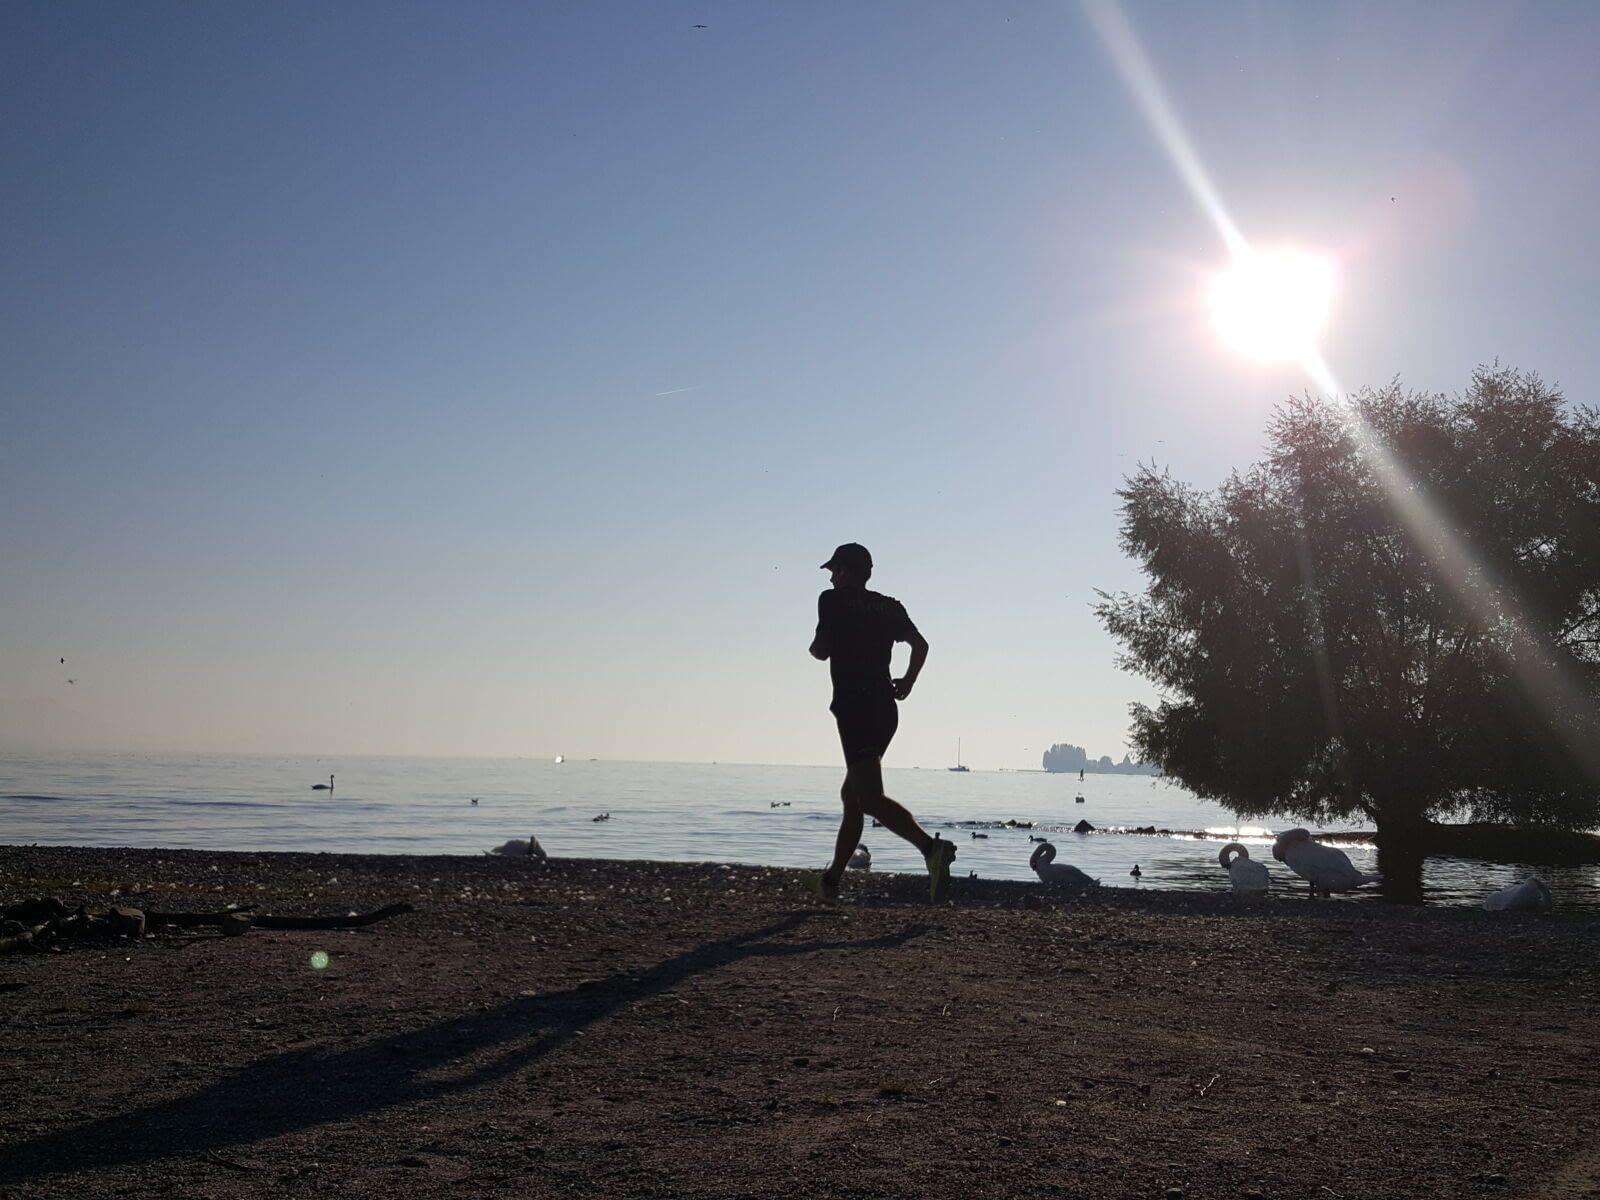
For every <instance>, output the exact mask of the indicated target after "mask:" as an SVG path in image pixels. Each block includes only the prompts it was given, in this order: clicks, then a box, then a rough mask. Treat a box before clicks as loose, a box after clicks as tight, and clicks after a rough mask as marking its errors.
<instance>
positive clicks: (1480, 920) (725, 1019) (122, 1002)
mask: <svg viewBox="0 0 1600 1200" xmlns="http://www.w3.org/2000/svg"><path fill="white" fill-rule="evenodd" d="M849 882H850V884H851V885H852V886H850V887H848V888H847V890H846V897H845V903H844V904H843V905H841V906H840V907H839V908H837V909H819V908H817V907H815V906H814V905H812V904H810V903H808V901H807V900H806V898H805V897H804V894H803V893H802V892H801V890H800V889H799V888H798V887H797V886H796V883H795V877H794V875H793V873H791V872H786V871H780V870H766V869H761V868H745V867H733V868H729V867H717V866H707V865H675V864H655V863H639V862H630V863H622V862H603V861H559V862H552V863H549V864H546V865H538V864H535V863H531V862H528V861H525V860H516V861H502V860H493V859H488V858H480V859H471V858H445V857H437V858H411V857H372V856H351V855H304V854H220V853H207V852H197V851H160V850H154V851H146V850H139V851H110V850H79V849H61V848H50V849H46V848H22V847H0V901H5V902H10V901H13V900H16V899H20V898H22V897H25V896H33V895H53V896H57V897H59V898H61V899H63V900H67V901H69V902H71V903H76V902H78V901H80V900H82V901H87V902H88V903H89V904H90V905H91V906H102V907H103V906H105V905H107V904H110V903H123V904H136V905H142V906H145V907H149V908H152V909H169V910H170V909H186V910H189V911H200V910H206V909H211V908H216V907H220V906H221V905H222V904H224V903H226V902H230V901H238V902H251V903H257V904H260V905H261V907H262V910H263V911H268V912H275V913H281V914H291V913H338V912H344V911H347V910H352V909H354V910H368V909H372V908H376V907H379V906H380V905H383V904H386V903H389V902H392V901H396V900H409V901H411V902H413V903H414V904H416V905H417V911H415V912H414V913H412V914H409V915H405V916H400V917H397V918H394V919H392V920H389V921H386V922H383V923H381V924H377V925H372V926H369V927H367V928H365V929H361V930H355V931H345V932H332V933H329V932H272V931H267V930H260V929H257V930H252V931H251V932H250V933H249V934H247V935H245V936H243V937H236V938H224V937H221V936H219V935H214V934H209V933H176V932H169V933H163V934H161V935H159V936H155V937H147V938H145V939H144V940H142V941H135V942H128V941H114V942H110V943H104V944H96V945H77V946H73V947H70V948H66V949H63V950H61V951H59V952H49V953H28V954H21V955H11V956H7V957H5V958H3V959H0V1052H3V1056H4V1057H3V1061H4V1084H3V1086H4V1094H5V1099H4V1100H0V1194H3V1195H4V1196H6V1197H74V1198H77V1197H89V1198H95V1197H102V1196H107V1197H109V1196H175V1197H189V1196H193V1197H218V1198H222V1197H235V1196H258V1195H266V1194H272V1195H286V1196H295V1195H305V1196H313V1195H316V1196H325V1195H350V1196H370V1197H385V1196H400V1195H404V1196H406V1197H408V1198H415V1197H424V1196H500V1195H505V1196H512V1195H515V1196H519V1197H521V1196H546V1195H550V1196H597V1197H633V1196H641V1197H642V1196H668V1197H671V1196H707V1197H733V1196H750V1197H755V1196H767V1195H772V1194H777V1195H783V1196H845V1197H868V1196H918V1197H921V1196H926V1197H946V1196H948V1197H962V1198H963V1200H968V1198H971V1197H1009V1196H1072V1197H1080V1196H1081V1197H1124V1196H1126V1197H1158V1198H1163V1200H1165V1198H1167V1197H1177V1196H1179V1195H1181V1196H1184V1197H1250V1196H1256V1195H1259V1196H1263V1197H1318V1198H1321V1197H1328V1196H1332V1197H1334V1198H1335V1200H1343V1198H1345V1197H1349V1198H1356V1197H1361V1198H1364V1200H1370V1198H1372V1197H1390V1196H1393V1197H1432V1196H1439V1197H1446V1196H1448V1197H1477V1196H1528V1197H1549V1198H1552V1200H1554V1198H1557V1197H1600V1105H1597V1103H1596V1101H1597V1100H1600V1061H1597V1059H1596V1056H1595V1046H1594V1043H1595V1038H1596V1034H1597V1032H1600V1021H1597V1019H1596V1007H1595V1004H1596V991H1597V984H1600V958H1597V955H1596V950H1597V948H1600V922H1597V921H1596V920H1595V919H1594V918H1592V917H1584V916H1564V915H1562V914H1560V913H1557V914H1554V915H1547V916H1542V917H1540V916H1521V915H1516V916H1497V917H1496V916H1490V915H1489V914H1484V913H1480V912H1469V911H1461V910H1446V911H1423V910H1405V909H1396V908H1392V907H1389V906H1386V905H1381V904H1374V903H1357V902H1351V901H1348V900H1334V901H1310V900H1307V899H1304V898H1303V897H1295V898H1292V899H1291V898H1288V897H1283V898H1277V899H1274V900H1271V901H1267V902H1258V903H1254V904H1251V903H1235V902H1234V901H1233V899H1232V898H1231V897H1229V896H1226V895H1223V894H1218V895H1215V896H1210V895H1206V896H1199V895H1195V894H1192V893H1187V894H1186V893H1170V892H1169V893H1162V892H1152V891H1147V892H1143V893H1133V892H1124V891H1120V890H1119V891H1118V892H1116V893H1115V894H1110V895H1101V896H1098V897H1090V898H1085V899H1072V898H1067V897H1061V896H1053V895H1051V894H1050V893H1048V892H1046V891H1045V890H1044V889H1043V888H1042V887H1040V886H1037V885H1024V884H1014V883H981V882H980V883H963V885H962V886H961V887H960V888H959V890H958V893H957V896H956V899H955V901H954V902H953V903H952V904H950V905H947V906H943V907H938V908H935V907H931V906H929V905H928V904H926V903H925V902H924V899H925V888H924V886H923V883H922V881H921V880H920V879H916V878H913V877H909V876H887V875H872V876H868V877H861V876H852V878H851V880H850V881H849ZM1036 897H1042V898H1043V903H1042V904H1038V902H1037V900H1036V899H1034V898H1036ZM1036 904H1038V906H1037V907H1035V905H1036ZM317 950H323V951H326V953H327V955H328V956H329V958H328V965H327V966H326V968H324V969H322V970H317V969H314V968H313V966H312V965H311V961H312V956H313V953H314V952H315V951H317Z"/></svg>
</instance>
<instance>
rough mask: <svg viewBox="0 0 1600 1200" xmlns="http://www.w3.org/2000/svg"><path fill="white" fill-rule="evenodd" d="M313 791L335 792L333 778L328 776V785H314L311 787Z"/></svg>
mask: <svg viewBox="0 0 1600 1200" xmlns="http://www.w3.org/2000/svg"><path fill="white" fill-rule="evenodd" d="M311 790H312V791H313V792H331V791H333V776H332V775H329V776H328V782H327V783H313V784H312V785H311Z"/></svg>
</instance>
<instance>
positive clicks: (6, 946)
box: [0, 896, 415, 954]
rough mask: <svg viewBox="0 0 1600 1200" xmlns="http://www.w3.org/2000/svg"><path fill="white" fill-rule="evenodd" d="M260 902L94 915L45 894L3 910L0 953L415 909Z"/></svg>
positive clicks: (339, 923)
mask: <svg viewBox="0 0 1600 1200" xmlns="http://www.w3.org/2000/svg"><path fill="white" fill-rule="evenodd" d="M255 907H256V906H255V905H253V904H249V905H244V906H242V907H240V908H231V909H225V910H223V911H222V912H211V913H164V912H149V911H142V910H140V909H137V908H126V907H118V908H113V909H111V910H110V911H109V912H107V913H106V914H105V915H104V916H91V915H90V914H89V913H88V912H87V911H86V910H85V909H84V908H83V907H81V906H80V907H79V908H78V910H77V911H76V912H69V911H68V909H67V906H66V905H64V904H62V903H61V902H60V901H59V900H56V899H54V898H53V897H49V896H45V897H40V898H38V899H35V900H24V901H22V902H21V903H18V904H12V905H9V906H7V907H5V908H4V909H0V921H3V922H4V929H3V932H0V954H9V953H13V952H15V951H21V950H38V949H43V948H44V947H45V945H46V944H47V943H49V942H52V941H56V940H61V939H66V938H72V939H84V938H90V937H117V936H123V937H134V938H137V937H139V936H140V935H141V934H142V933H143V931H144V930H146V929H153V928H155V927H156V926H158V925H171V926H175V927H177V928H180V929H199V928H210V929H220V930H221V931H222V932H223V933H224V934H225V935H227V936H229V937H237V936H238V935H240V934H242V933H245V932H246V931H248V930H249V929H250V928H251V926H256V927H259V928H261V929H357V928H360V927H361V926H363V925H371V924H374V923H375V922H378V921H384V920H387V919H388V918H390V917H397V916H399V915H400V914H402V913H408V912H413V911H415V910H414V908H413V906H412V905H410V904H404V903H401V904H390V905H387V906H386V907H384V908H380V909H378V910H376V911H375V912H369V913H351V914H347V915H344V916H337V917H274V916H255V915H253V914H254V910H255Z"/></svg>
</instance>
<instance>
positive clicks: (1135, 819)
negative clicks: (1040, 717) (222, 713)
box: [0, 755, 1600, 907]
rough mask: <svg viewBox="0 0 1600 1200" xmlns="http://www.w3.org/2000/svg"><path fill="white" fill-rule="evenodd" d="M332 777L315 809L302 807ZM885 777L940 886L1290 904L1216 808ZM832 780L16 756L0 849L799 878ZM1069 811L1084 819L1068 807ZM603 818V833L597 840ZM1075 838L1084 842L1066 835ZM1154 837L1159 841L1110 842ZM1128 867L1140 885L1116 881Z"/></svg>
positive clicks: (1251, 833)
mask: <svg viewBox="0 0 1600 1200" xmlns="http://www.w3.org/2000/svg"><path fill="white" fill-rule="evenodd" d="M332 772H336V773H337V777H338V785H337V789H336V791H335V792H334V793H333V794H332V795H329V794H328V793H326V792H312V791H311V790H310V785H311V784H312V783H314V782H317V781H319V780H322V779H326V777H327V776H328V774H329V773H332ZM884 775H885V780H886V783H887V786H888V788H889V791H890V794H891V795H894V796H895V797H896V798H897V799H899V800H901V801H902V802H903V803H905V804H906V805H907V806H908V807H910V808H911V809H912V811H913V812H915V813H916V814H917V816H918V817H919V819H920V820H921V821H922V822H923V824H924V825H925V826H927V827H928V828H929V829H930V830H933V829H937V830H940V831H941V832H942V833H943V835H944V836H945V837H946V838H948V839H950V840H952V841H954V842H955V844H956V846H957V849H958V852H959V857H958V859H957V862H956V874H957V875H962V876H964V875H965V874H966V873H967V872H968V871H970V870H976V871H977V872H978V874H979V876H980V877H983V878H990V879H1032V878H1034V876H1033V874H1032V872H1031V871H1030V870H1029V868H1028V857H1029V855H1030V854H1031V853H1032V850H1033V848H1034V843H1033V842H1031V841H1030V840H1029V838H1030V837H1048V838H1049V839H1050V840H1051V841H1052V842H1054V844H1055V845H1056V847H1057V850H1058V852H1059V856H1058V859H1057V861H1059V862H1068V863H1072V864H1073V865H1075V866H1078V867H1081V868H1082V869H1083V870H1085V871H1087V872H1088V873H1089V874H1090V875H1092V876H1095V877H1097V878H1099V879H1100V880H1101V882H1102V883H1103V884H1104V885H1106V886H1109V887H1144V888H1149V887H1157V888H1195V889H1201V890H1206V891H1222V890H1226V888H1227V876H1226V874H1225V873H1224V872H1223V871H1222V869H1221V867H1220V865H1219V864H1218V862H1217V851H1218V850H1219V849H1220V848H1221V845H1222V844H1223V842H1224V841H1226V840H1237V841H1240V842H1243V843H1244V844H1245V845H1247V846H1248V847H1249V848H1250V851H1251V857H1253V858H1255V859H1257V860H1258V861H1262V862H1265V863H1266V864H1267V865H1268V867H1269V869H1270V870H1271V871H1272V875H1273V888H1274V890H1275V891H1279V892H1287V891H1289V890H1291V889H1293V890H1300V891H1303V884H1301V883H1300V881H1299V880H1298V879H1296V878H1295V877H1294V876H1293V875H1292V874H1291V873H1290V872H1289V871H1288V870H1287V868H1285V867H1284V866H1283V865H1282V864H1280V863H1277V862H1274V861H1273V860H1272V857H1271V855H1270V853H1269V852H1268V851H1267V850H1266V847H1268V846H1270V844H1271V841H1272V837H1273V829H1272V828H1271V827H1268V826H1265V825H1259V824H1250V823H1245V824H1240V823H1236V822H1233V821H1230V820H1229V819H1228V814H1227V813H1226V812H1225V811H1224V810H1222V809H1221V808H1219V807H1218V806H1217V805H1215V804H1212V803H1210V802H1207V801H1202V800H1199V799H1197V798H1195V797H1194V796H1192V795H1190V794H1189V793H1187V792H1184V791H1183V790H1181V789H1179V788H1177V787H1173V786H1171V785H1169V784H1167V783H1165V782H1156V781H1152V780H1150V779H1149V778H1146V777H1139V776H1116V775H1100V776H1088V777H1086V778H1085V780H1084V781H1083V782H1082V783H1079V782H1078V779H1077V777H1076V775H1071V776H1068V775H1047V774H1044V773H1043V772H1037V771H998V772H989V771H972V772H968V773H964V774H954V773H950V772H946V771H941V770H918V769H915V768H889V769H887V770H886V771H885V772H884ZM840 778H841V771H840V770H839V769H837V768H834V767H781V766H779V767H774V766H742V765H728V764H725V765H720V766H717V765H710V764H692V763H623V762H583V761H572V760H570V759H569V760H568V761H566V762H565V763H561V764H556V763H552V762H550V761H549V760H547V759H540V760H537V761H535V760H528V759H423V758H415V759H405V758H341V759H337V760H332V759H319V758H286V757H270V756H255V755H252V756H220V755H203V756H193V757H176V756H154V755H97V756H92V757H88V756H79V757H69V756H44V755H32V756H29V755H13V756H9V757H8V758H7V759H6V760H5V761H4V762H3V763H0V819H3V821H4V826H3V828H4V834H3V837H4V839H5V840H6V841H10V842H17V843H29V842H40V843H45V844H54V845H85V846H168V847H176V846H187V847H194V848H200V849H219V850H298V851H338V852H357V853H374V854H424V853H442V854H476V853H479V852H482V851H484V850H487V849H488V848H489V847H490V846H494V845H498V844H500V843H501V842H504V841H505V840H507V839H508V838H513V837H523V838H525V837H527V836H528V835H529V834H530V833H531V834H534V835H535V836H537V837H538V839H539V841H540V842H541V844H543V846H544V847H545V849H546V850H547V851H548V852H549V853H550V854H551V855H553V856H556V857H582V858H620V859H628V858H645V859H655V860H667V861H674V860H675V861H720V862H743V863H762V864H770V865H778V866H816V865H819V864H821V863H822V862H824V861H825V860H826V858H827V857H828V855H829V853H830V851H831V849H832V844H833V834H834V830H835V828H836V824H837V820H838V808H839V801H838V788H839V781H840ZM1080 794H1081V795H1082V796H1083V797H1084V802H1083V803H1081V804H1079V803H1076V802H1075V801H1074V797H1075V796H1077V795H1080ZM473 797H476V798H477V799H478V803H477V804H475V805H474V804H471V803H470V800H471V798H473ZM601 812H610V813H611V819H610V820H609V821H604V822H598V823H597V822H595V821H594V820H593V817H594V816H595V815H597V814H598V813H601ZM1080 820H1088V821H1089V822H1090V823H1091V824H1093V825H1095V826H1096V827H1097V832H1095V833H1092V834H1077V833H1074V832H1073V827H1074V826H1075V825H1076V824H1077V823H1078V821H1080ZM1007 821H1011V822H1020V823H1022V824H1020V825H1015V824H1014V825H1007V824H1005V823H1006V822H1007ZM1028 823H1032V825H1031V827H1027V826H1028ZM1290 825H1291V823H1290V822H1284V823H1282V825H1280V826H1278V828H1289V827H1290ZM1152 826H1153V827H1155V828H1156V829H1164V830H1172V831H1175V832H1174V833H1171V834H1167V835H1160V834H1157V835H1150V834H1138V833H1132V832H1125V831H1128V830H1133V829H1138V828H1148V827H1152ZM1197 832H1204V833H1205V834H1206V835H1208V836H1206V837H1203V838H1202V837H1196V836H1194V834H1195V833H1197ZM975 834H976V835H980V836H973V835H975ZM862 840H863V841H864V842H865V843H866V844H867V845H868V846H869V847H870V848H871V850H872V856H873V864H874V867H875V868H876V869H879V870H888V871H913V870H917V871H920V870H921V860H920V858H919V857H918V856H917V855H916V854H915V852H914V851H912V850H911V848H910V847H909V846H907V845H905V844H904V843H901V842H900V841H899V840H898V839H896V838H894V837H893V836H891V835H889V834H888V833H887V831H885V830H882V829H871V828H869V829H867V830H866V832H865V834H864V836H863V838H862ZM1341 849H1343V850H1344V851H1345V852H1346V853H1347V854H1349V856H1350V858H1351V860H1352V861H1353V862H1354V863H1355V865H1356V866H1357V867H1358V868H1360V869H1361V870H1364V871H1376V870H1377V851H1376V849H1375V848H1374V847H1373V846H1371V845H1370V844H1363V843H1356V844H1349V845H1342V846H1341ZM1135 863H1137V864H1138V865H1139V868H1140V871H1141V873H1142V875H1141V878H1140V879H1138V880H1135V879H1133V878H1131V877H1130V876H1129V871H1130V870H1131V869H1132V867H1133V866H1134V864H1135ZM1530 872H1531V868H1527V867H1519V866H1516V865H1512V864H1490V863H1482V862H1477V861H1474V860H1467V859H1452V858H1432V859H1429V860H1428V863H1427V865H1426V868H1425V871H1424V878H1423V882H1424V888H1425V896H1426V899H1427V900H1428V901H1429V902H1432V903H1452V904H1464V903H1465V904H1476V903H1477V902H1478V901H1479V900H1480V899H1481V897H1482V896H1483V895H1484V894H1485V893H1486V892H1488V891H1492V890H1494V889H1495V888H1499V887H1503V886H1505V885H1507V884H1509V883H1514V882H1516V881H1517V880H1519V879H1521V878H1523V877H1525V876H1526V875H1527V874H1529V873H1530ZM1539 873H1540V874H1541V875H1542V876H1543V877H1544V878H1545V879H1547V880H1549V881H1550V883H1551V885H1552V887H1553V889H1554V891H1555V893H1556V899H1557V903H1558V904H1560V905H1562V906H1572V905H1582V906H1586V907H1588V906H1594V907H1600V871H1597V869H1596V868H1593V867H1578V868H1550V867H1545V868H1541V869H1540V871H1539ZM1375 899H1376V896H1375V895H1363V896H1362V897H1361V902H1372V901H1373V900H1375Z"/></svg>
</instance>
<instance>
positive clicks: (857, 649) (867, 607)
mask: <svg viewBox="0 0 1600 1200" xmlns="http://www.w3.org/2000/svg"><path fill="white" fill-rule="evenodd" d="M817 632H818V633H819V634H823V635H825V636H826V637H827V639H828V644H829V646H830V653H829V655H828V672H829V674H830V675H832V676H833V703H834V706H835V707H836V708H837V706H838V705H839V704H840V703H845V704H848V703H850V702H851V701H853V700H878V699H882V698H883V697H885V696H888V697H892V696H893V695H894V685H893V684H892V683H891V682H890V679H889V656H890V654H891V653H893V651H894V644H895V643H896V642H908V641H910V640H911V639H912V637H914V636H915V635H916V632H917V627H916V626H915V625H913V624H912V623H911V617H910V616H909V615H908V614H907V613H906V610H905V605H903V604H901V603H900V601H898V600H896V599H895V598H894V597H893V596H883V595H880V594H879V593H877V592H869V591H867V590H865V589H862V590H860V591H856V590H854V589H850V590H841V589H839V588H829V589H828V590H827V591H825V592H823V593H822V595H820V596H818V597H817Z"/></svg>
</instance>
